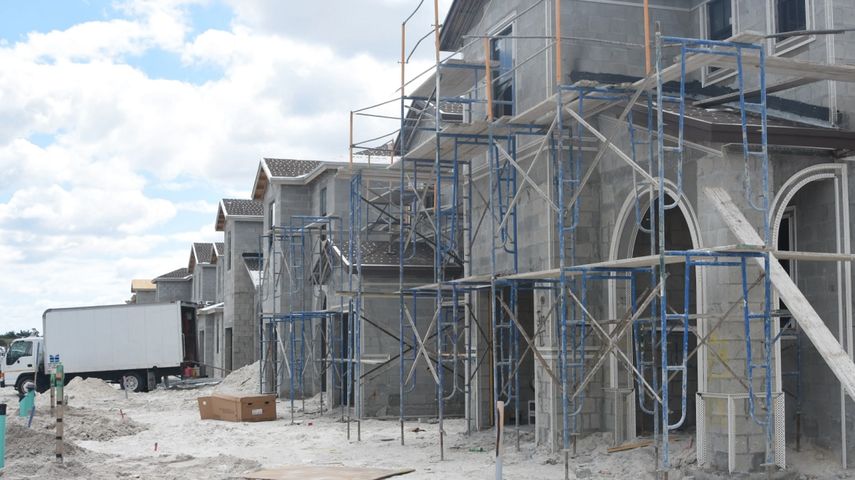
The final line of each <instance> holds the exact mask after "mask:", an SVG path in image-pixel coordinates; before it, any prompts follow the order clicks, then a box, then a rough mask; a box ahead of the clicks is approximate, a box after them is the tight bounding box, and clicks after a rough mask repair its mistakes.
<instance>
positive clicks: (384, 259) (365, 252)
mask: <svg viewBox="0 0 855 480" xmlns="http://www.w3.org/2000/svg"><path fill="white" fill-rule="evenodd" d="M361 245H362V265H363V267H369V266H371V267H392V266H394V267H396V268H397V267H398V263H399V260H398V259H399V258H400V256H399V255H398V249H399V246H398V241H397V240H396V241H391V242H388V241H377V240H363V241H362V242H361ZM414 245H415V251H413V250H412V247H411V248H410V251H409V252H407V253H408V254H407V255H406V256H407V261H406V262H405V263H406V266H408V267H433V250H431V249H430V248H429V247H428V246H427V245H425V244H424V243H415V244H414ZM342 249H343V251H344V252H343V254H342V256H343V257H344V259H345V261H346V262H347V263H350V259H349V258H347V257H348V255H349V254H350V250H349V245H348V242H346V241H345V242H344V244H343V245H342Z"/></svg>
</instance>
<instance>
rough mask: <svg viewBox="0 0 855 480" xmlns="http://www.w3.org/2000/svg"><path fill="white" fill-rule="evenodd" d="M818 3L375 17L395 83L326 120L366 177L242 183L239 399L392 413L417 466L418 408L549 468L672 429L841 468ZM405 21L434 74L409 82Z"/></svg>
mask: <svg viewBox="0 0 855 480" xmlns="http://www.w3.org/2000/svg"><path fill="white" fill-rule="evenodd" d="M434 3H435V2H434ZM842 3H843V2H833V1H811V0H774V1H772V0H770V1H768V2H748V1H747V0H706V1H701V0H693V1H686V2H675V1H666V0H649V1H648V0H644V1H642V0H636V1H632V0H631V1H624V2H614V1H611V0H489V1H487V0H468V1H462V0H455V1H454V2H453V3H452V6H451V9H450V11H449V13H448V14H447V16H446V18H445V19H444V21H441V19H440V18H439V16H438V7H437V6H436V5H433V8H434V9H435V12H436V13H435V21H434V22H433V24H434V25H436V27H432V26H426V25H414V24H412V23H411V19H412V18H413V17H412V16H410V17H408V18H407V19H402V20H403V23H402V26H401V28H402V42H403V43H402V49H401V52H402V56H401V59H400V61H401V88H400V91H399V92H398V94H399V95H400V96H399V97H396V98H394V99H392V100H390V101H388V102H385V103H382V104H379V105H374V106H371V107H367V108H364V109H359V110H355V111H354V112H353V113H352V114H351V122H350V123H351V145H350V148H351V155H352V157H354V156H356V157H359V156H360V155H363V156H365V155H370V156H371V158H372V164H371V165H368V164H367V163H363V162H361V161H358V160H359V159H357V161H351V163H350V164H349V165H348V164H322V163H320V162H314V163H313V164H312V165H308V164H303V163H299V164H298V163H293V162H294V161H282V160H265V161H264V162H262V165H261V167H260V169H259V175H258V176H257V178H256V183H255V188H254V199H255V200H258V201H262V202H264V204H265V209H266V210H265V211H267V212H268V213H267V216H266V218H265V224H264V234H263V235H262V237H261V241H262V243H263V245H262V246H261V247H260V251H261V252H263V265H264V266H263V268H262V269H261V275H262V277H263V278H264V279H265V280H264V281H266V282H267V285H268V288H267V289H265V288H264V287H262V288H261V289H260V291H262V292H264V293H262V294H261V297H262V298H261V299H260V300H259V302H258V303H259V307H258V309H259V320H260V321H259V328H260V330H261V332H260V337H261V351H262V360H263V361H262V379H263V385H262V389H263V390H264V389H266V390H268V391H274V390H277V391H279V392H280V393H283V394H286V395H288V396H290V397H291V398H295V399H298V398H305V397H306V396H309V395H313V394H316V393H320V392H325V394H324V395H322V397H324V398H326V401H327V404H328V405H331V406H337V407H340V408H341V411H342V416H345V415H346V416H347V417H348V418H349V419H351V420H356V422H357V425H359V423H358V421H359V420H360V419H361V418H363V417H366V416H376V417H394V418H398V419H399V420H400V422H401V442H406V438H405V431H406V428H405V425H406V423H407V422H410V421H412V419H413V418H414V417H416V416H424V415H426V414H432V415H436V416H438V418H439V423H438V428H437V435H438V436H439V437H440V448H441V449H442V450H441V454H442V455H445V454H446V453H447V452H445V449H444V447H443V442H442V437H443V434H444V431H443V420H444V419H445V418H449V417H456V418H461V417H462V418H465V419H466V420H467V425H468V426H469V428H470V429H472V430H478V429H489V428H493V427H495V426H496V422H497V418H499V415H497V413H502V414H503V415H501V417H502V418H504V419H505V423H506V425H507V426H508V428H509V431H510V432H511V433H510V434H509V435H510V437H509V438H511V439H512V441H515V443H516V445H517V447H518V446H519V444H520V442H521V441H530V440H526V439H528V438H533V439H534V440H533V441H534V442H536V443H537V444H540V445H546V446H550V447H551V448H552V449H553V450H554V451H555V452H561V453H562V454H563V455H564V458H565V459H566V461H567V463H568V465H569V463H570V462H569V459H570V457H572V455H574V453H575V444H576V439H577V438H578V436H579V435H584V434H587V433H590V432H598V431H607V432H612V434H613V438H614V442H615V443H616V444H618V443H623V442H625V441H628V440H631V439H634V438H636V437H650V438H652V439H653V440H654V442H655V445H656V452H657V454H656V458H657V460H656V464H655V465H651V470H656V471H657V472H659V473H660V474H663V475H667V472H668V471H669V469H670V468H671V459H670V453H671V452H670V448H669V444H670V443H669V442H670V439H671V438H673V437H674V436H675V435H684V436H694V439H695V440H694V443H695V445H696V449H697V457H698V463H699V464H701V465H702V466H707V467H711V468H713V469H716V470H721V471H729V472H734V471H756V470H762V469H766V470H769V471H771V470H772V469H774V468H786V466H787V460H786V449H787V447H788V446H790V447H794V448H797V446H798V445H800V443H802V442H812V443H816V444H820V445H822V446H825V447H829V448H833V449H835V450H836V451H839V452H840V461H841V462H842V463H843V464H844V465H846V464H847V461H848V460H847V458H848V456H849V453H850V452H851V450H852V449H851V447H850V446H849V443H850V442H849V440H848V439H849V438H850V437H851V436H852V435H853V433H855V422H853V421H852V420H850V419H849V417H850V416H851V415H852V413H853V408H852V407H853V405H852V399H853V398H855V363H853V361H852V358H853V350H852V348H853V347H852V339H853V331H852V308H853V299H852V269H851V261H852V260H853V259H855V256H853V255H852V253H851V245H852V244H851V235H850V229H849V224H850V222H851V220H852V218H851V214H850V201H851V200H850V187H849V179H850V172H849V168H848V165H849V161H850V160H852V159H853V158H855V156H852V151H853V147H855V131H853V129H852V127H851V124H850V117H851V116H852V115H853V114H855V88H853V86H852V85H853V82H855V48H853V47H855V35H853V34H852V33H847V32H848V30H847V29H846V28H844V27H845V26H846V25H850V24H851V23H852V21H853V20H855V13H853V12H852V11H851V8H849V7H845V6H843V5H842ZM758 5H759V6H760V8H757V7H758ZM430 7H431V5H429V4H424V2H420V3H419V7H417V8H430ZM430 29H432V32H431V34H430V35H429V36H428V37H426V38H429V39H430V40H431V42H430V43H432V44H433V45H432V47H433V49H434V51H435V53H434V58H435V65H434V67H433V68H432V69H430V70H428V71H425V72H411V71H409V70H408V68H407V66H408V63H407V62H408V59H409V58H410V57H411V56H412V54H413V51H414V50H415V49H418V48H428V47H431V45H430V43H429V42H427V41H425V42H421V41H420V40H419V39H420V38H423V37H422V36H423V34H424V33H425V32H427V31H429V30H430ZM390 110H391V111H399V114H398V115H390V114H389V112H390ZM383 121H385V122H388V123H389V124H390V125H391V126H392V128H394V132H393V133H391V134H388V135H386V136H382V137H379V138H378V137H376V136H373V135H372V136H373V137H374V138H372V139H368V140H363V139H361V138H360V132H362V131H364V130H365V128H363V126H364V125H365V124H369V123H370V125H371V126H372V127H375V128H376V126H377V123H378V122H381V123H382V122H383ZM392 128H390V130H391V129H392ZM289 162H290V163H289ZM378 162H380V163H382V164H383V165H378V164H377V163H378ZM289 169H290V170H289ZM297 170H299V171H297ZM277 172H280V173H277ZM282 172H285V173H282ZM274 185H279V186H281V188H279V187H277V188H273V187H274ZM316 197H317V198H316ZM276 205H279V206H280V207H279V210H277V207H276ZM328 205H329V206H330V207H329V208H328V207H327V206H328ZM286 209H288V211H287V212H286ZM262 284H263V282H262ZM366 397H368V398H369V401H367V402H366ZM500 411H501V412H500ZM351 423H352V422H348V423H347V424H348V427H350V425H351ZM529 432H530V433H532V434H531V435H526V433H529ZM512 443H513V442H512Z"/></svg>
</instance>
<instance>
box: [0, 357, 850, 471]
mask: <svg viewBox="0 0 855 480" xmlns="http://www.w3.org/2000/svg"><path fill="white" fill-rule="evenodd" d="M256 368H257V367H256ZM256 382H257V379H254V378H253V375H252V366H250V367H247V368H245V369H241V370H239V371H237V372H234V373H233V377H232V378H227V379H226V381H224V382H223V383H222V384H220V385H217V386H212V385H208V386H202V387H199V388H193V389H170V390H167V389H158V390H156V391H153V392H149V393H138V394H133V393H132V394H128V395H127V398H126V395H125V392H123V391H121V390H118V389H117V388H115V386H111V385H109V384H106V383H104V382H103V381H101V380H96V379H87V380H85V381H83V380H81V379H76V380H73V381H72V383H71V384H69V386H68V387H66V394H67V396H68V401H69V406H68V407H67V410H66V412H65V420H64V424H65V435H64V439H65V445H64V448H65V455H64V462H63V463H61V464H60V463H57V462H56V461H55V450H56V448H55V446H56V440H55V438H54V437H55V426H56V422H55V420H54V418H53V417H52V416H51V415H50V408H49V406H50V401H49V397H48V395H46V394H45V395H41V396H39V398H38V399H37V402H36V405H37V407H36V414H35V417H34V418H33V422H32V426H31V427H29V428H28V427H27V420H28V419H27V418H20V417H18V416H17V402H18V400H17V395H15V394H14V392H13V391H12V389H10V388H5V389H2V390H0V392H2V393H0V401H2V402H6V403H7V404H9V405H10V409H9V415H8V418H7V434H6V467H5V469H4V471H3V475H2V477H3V478H8V479H13V478H22V479H23V478H36V477H37V478H42V479H60V478H62V479H66V478H93V479H108V478H109V479H112V478H145V479H185V478H208V479H226V478H242V475H243V474H244V473H246V472H249V471H252V470H255V469H259V468H274V467H280V466H283V465H304V464H307V465H333V466H335V465H340V466H350V467H371V468H389V469H402V468H412V469H414V470H415V471H414V472H413V473H410V474H407V475H404V476H401V477H396V478H402V479H409V480H418V479H437V478H442V479H493V478H495V467H494V452H495V443H494V442H495V432H494V431H493V430H487V431H483V432H475V433H473V434H471V435H467V434H466V424H465V422H464V421H463V420H450V421H447V422H446V427H445V428H446V431H447V437H446V440H445V447H446V452H445V460H443V461H440V452H439V440H438V435H437V425H436V424H435V423H433V422H431V421H430V420H429V419H425V420H423V421H422V422H421V423H420V422H418V421H413V422H409V423H408V424H407V432H406V436H407V444H406V445H405V446H402V445H401V444H400V436H399V432H400V425H399V423H398V422H397V421H395V420H389V421H382V420H365V421H363V423H362V441H356V435H355V430H354V431H353V432H352V438H351V440H347V438H346V424H345V423H343V422H342V421H341V413H340V411H338V410H333V411H331V412H330V411H326V412H325V413H324V414H323V415H321V414H320V413H319V412H318V410H319V407H320V405H319V403H318V399H317V398H315V399H312V400H309V401H307V402H306V403H305V410H303V407H302V402H297V405H298V408H299V411H297V412H296V415H295V420H294V423H292V422H291V415H290V404H289V402H288V401H286V400H280V401H279V402H278V403H277V410H278V419H277V420H276V421H272V422H258V423H233V422H222V421H215V420H205V421H202V420H200V419H199V410H198V405H197V400H196V399H197V398H198V397H200V396H205V395H209V394H211V393H212V392H213V391H221V392H227V393H241V392H243V393H253V392H254V389H255V388H256V386H255V385H257V383H256ZM352 426H353V427H354V429H355V425H353V424H352ZM515 444H516V441H515V433H514V431H513V429H512V428H510V429H509V430H508V431H506V435H505V450H504V451H505V455H504V478H505V479H560V478H564V464H563V456H562V455H561V454H560V453H553V452H550V451H549V449H547V448H543V447H540V448H536V447H535V446H534V441H533V433H531V431H530V430H525V431H524V433H523V435H522V438H521V442H520V450H519V451H517V450H516V447H515ZM611 446H612V443H611V439H610V437H609V436H608V434H592V435H588V436H585V437H582V438H580V440H579V445H578V448H577V454H576V456H575V457H574V458H573V459H572V460H571V475H570V476H571V478H621V479H623V478H625V479H645V478H654V477H653V474H652V469H651V466H652V465H654V462H655V456H654V451H653V449H652V447H649V446H648V447H644V448H636V449H632V450H628V451H623V452H618V453H608V452H607V449H608V448H609V447H611ZM791 454H792V455H794V457H793V458H791V461H792V462H793V463H794V464H795V467H796V468H794V469H791V470H790V471H789V472H787V473H786V474H785V476H786V477H788V478H849V476H848V474H847V472H844V471H842V470H840V468H839V466H838V465H839V464H838V463H837V462H836V458H835V456H834V454H833V453H830V452H822V451H819V450H816V449H810V448H805V449H803V451H802V452H800V453H796V452H791ZM672 459H673V461H674V463H675V464H676V465H679V467H678V468H677V469H675V470H674V471H672V473H671V476H670V478H671V479H675V478H677V479H679V478H711V475H709V474H705V473H704V472H699V471H695V454H694V444H693V442H692V436H688V435H687V436H678V437H677V439H676V441H675V442H673V443H672ZM796 470H798V472H801V473H797V472H796ZM715 478H719V477H715ZM720 478H725V477H720Z"/></svg>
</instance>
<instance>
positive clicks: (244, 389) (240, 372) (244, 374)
mask: <svg viewBox="0 0 855 480" xmlns="http://www.w3.org/2000/svg"><path fill="white" fill-rule="evenodd" d="M258 382H259V371H258V362H255V363H251V364H249V365H247V366H245V367H241V368H239V369H237V370H235V371H233V372H232V373H230V374H228V375H227V376H226V378H224V379H223V381H222V382H220V384H219V385H217V386H216V388H214V391H215V392H218V393H227V394H228V393H231V394H251V393H258Z"/></svg>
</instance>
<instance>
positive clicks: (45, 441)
mask: <svg viewBox="0 0 855 480" xmlns="http://www.w3.org/2000/svg"><path fill="white" fill-rule="evenodd" d="M63 445H64V448H65V452H66V453H67V454H69V455H73V454H75V453H77V452H79V451H80V448H79V447H78V446H77V445H74V444H73V443H68V442H63ZM55 455H56V438H55V431H47V430H44V429H41V430H40V429H35V428H27V427H26V426H23V425H18V424H16V423H9V424H7V425H6V458H7V459H12V460H14V459H16V458H28V459H33V460H34V459H44V461H48V462H52V461H53V460H54V458H55Z"/></svg>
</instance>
